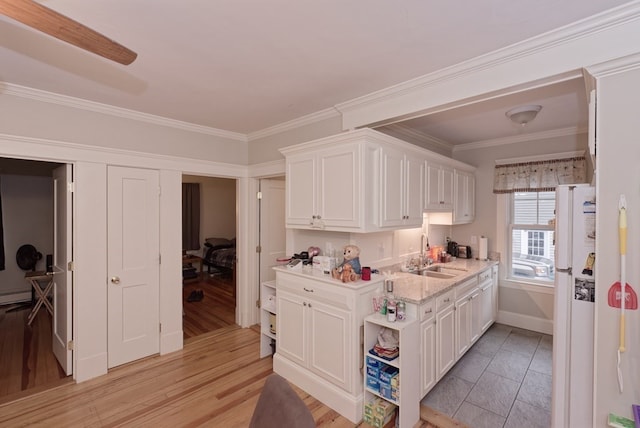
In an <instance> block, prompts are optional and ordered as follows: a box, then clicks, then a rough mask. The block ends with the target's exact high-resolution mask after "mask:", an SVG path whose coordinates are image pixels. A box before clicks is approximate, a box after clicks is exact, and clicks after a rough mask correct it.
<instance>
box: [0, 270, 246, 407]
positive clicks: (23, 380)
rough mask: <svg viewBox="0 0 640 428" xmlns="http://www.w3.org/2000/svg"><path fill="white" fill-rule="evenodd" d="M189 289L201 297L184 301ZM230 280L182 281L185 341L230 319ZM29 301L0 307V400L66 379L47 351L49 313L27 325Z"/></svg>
mask: <svg viewBox="0 0 640 428" xmlns="http://www.w3.org/2000/svg"><path fill="white" fill-rule="evenodd" d="M192 290H202V291H203V294H204V298H203V299H202V301H199V302H188V301H187V297H188V295H189V293H191V291H192ZM235 294H236V293H235V282H234V280H233V277H232V276H231V275H216V276H212V277H210V276H209V275H207V274H206V273H205V274H203V275H202V278H199V279H197V280H191V281H187V282H185V284H184V286H183V308H184V317H183V331H184V339H185V341H187V340H189V339H191V338H194V337H197V336H199V335H202V334H205V333H208V332H212V331H215V330H218V329H220V328H223V327H227V326H231V325H234V324H235V308H236V303H235ZM30 311H31V306H30V305H26V306H25V305H23V306H20V305H6V306H2V307H0V362H1V363H0V403H2V402H7V401H13V400H15V399H17V398H22V397H24V396H26V395H29V394H33V393H35V392H40V391H42V390H46V389H47V388H52V387H56V386H59V385H60V384H63V383H65V382H72V379H71V377H70V376H69V377H67V376H66V375H65V374H64V372H63V371H62V369H61V368H60V365H59V364H58V361H57V360H56V358H55V356H54V355H53V352H52V351H51V316H49V314H48V313H47V312H46V310H44V309H41V310H40V311H39V312H38V315H37V316H36V318H35V319H34V321H33V323H32V324H31V326H28V325H27V316H28V315H29V312H30Z"/></svg>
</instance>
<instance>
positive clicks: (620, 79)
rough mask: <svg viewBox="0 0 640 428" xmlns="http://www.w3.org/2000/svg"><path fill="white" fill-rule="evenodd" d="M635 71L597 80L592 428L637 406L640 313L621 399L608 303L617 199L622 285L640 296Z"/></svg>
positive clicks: (638, 75)
mask: <svg viewBox="0 0 640 428" xmlns="http://www.w3.org/2000/svg"><path fill="white" fill-rule="evenodd" d="M634 67H635V68H634V69H630V70H627V71H624V69H623V72H621V73H620V74H614V75H605V76H604V77H602V78H598V83H597V84H598V113H597V114H598V120H597V124H598V127H597V132H598V134H597V135H598V158H597V163H596V168H597V182H596V200H597V205H598V208H597V217H596V236H597V240H596V265H595V276H596V318H595V328H596V332H595V340H596V341H595V365H596V370H595V385H594V388H593V389H594V391H595V397H594V401H595V403H597V406H596V407H595V419H594V425H595V426H605V425H606V419H607V414H608V413H609V412H613V413H615V414H618V415H622V416H626V417H627V418H630V419H632V420H633V417H632V413H631V404H638V403H640V310H633V311H626V352H624V353H623V354H622V364H621V368H622V374H623V379H624V392H623V393H620V391H619V390H618V382H617V372H616V360H617V350H618V346H619V329H620V326H619V318H620V310H619V309H615V308H612V307H610V306H609V305H608V303H607V302H608V299H607V295H608V292H609V288H610V286H611V285H612V284H613V283H614V282H616V281H619V280H620V255H619V246H618V199H619V197H620V194H624V195H625V197H626V200H627V222H628V224H627V227H628V232H627V233H628V236H627V256H626V259H627V269H626V275H627V281H626V282H627V283H628V284H629V285H631V287H633V289H634V290H635V292H636V294H639V293H640V264H639V263H638V257H639V256H640V221H639V219H640V187H639V183H640V168H639V167H638V165H639V162H640V144H639V140H638V136H639V135H640V121H639V120H638V109H637V108H636V107H635V105H636V103H637V101H638V99H640V69H639V68H638V67H640V58H636V59H635V64H634ZM585 333H588V332H585Z"/></svg>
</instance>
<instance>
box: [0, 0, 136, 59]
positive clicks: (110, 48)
mask: <svg viewBox="0 0 640 428" xmlns="http://www.w3.org/2000/svg"><path fill="white" fill-rule="evenodd" d="M0 14H3V15H6V16H8V17H9V18H12V19H15V20H16V21H20V22H22V23H23V24H25V25H28V26H29V27H32V28H35V29H36V30H39V31H42V32H44V33H47V34H49V35H51V36H53V37H55V38H57V39H60V40H62V41H65V42H67V43H70V44H72V45H74V46H77V47H79V48H82V49H85V50H87V51H89V52H92V53H94V54H96V55H100V56H102V57H104V58H107V59H110V60H112V61H116V62H118V63H120V64H124V65H129V64H131V63H132V62H133V60H135V59H136V57H137V56H138V54H136V53H135V52H133V51H132V50H130V49H127V48H125V47H124V46H122V45H121V44H119V43H117V42H114V41H113V40H111V39H109V38H108V37H105V36H103V35H102V34H100V33H98V32H96V31H94V30H92V29H91V28H89V27H86V26H84V25H82V24H80V23H79V22H76V21H74V20H73V19H71V18H67V17H66V16H64V15H62V14H60V13H58V12H56V11H54V10H51V9H49V8H48V7H45V6H43V5H41V4H40V3H37V2H35V1H33V0H0Z"/></svg>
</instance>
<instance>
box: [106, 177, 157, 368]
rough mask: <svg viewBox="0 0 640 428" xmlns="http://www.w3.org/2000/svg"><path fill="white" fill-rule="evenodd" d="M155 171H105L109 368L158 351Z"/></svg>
mask: <svg viewBox="0 0 640 428" xmlns="http://www.w3.org/2000/svg"><path fill="white" fill-rule="evenodd" d="M159 189H160V187H159V174H158V171H154V170H145V169H134V168H122V167H109V169H108V193H107V205H108V207H107V210H108V218H107V227H108V263H107V272H108V278H106V280H107V298H108V308H107V312H108V319H109V321H108V366H109V367H114V366H117V365H120V364H124V363H127V362H130V361H133V360H137V359H139V358H143V357H146V356H149V355H153V354H156V353H158V352H159V350H160V315H159V301H160V288H159V276H160V275H159V262H160V246H159V218H160V215H159Z"/></svg>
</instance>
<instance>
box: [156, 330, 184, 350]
mask: <svg viewBox="0 0 640 428" xmlns="http://www.w3.org/2000/svg"><path fill="white" fill-rule="evenodd" d="M182 347H183V333H182V330H178V331H174V332H171V333H167V334H162V335H161V336H160V355H164V354H168V353H170V352H174V351H179V350H180V349H182Z"/></svg>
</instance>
